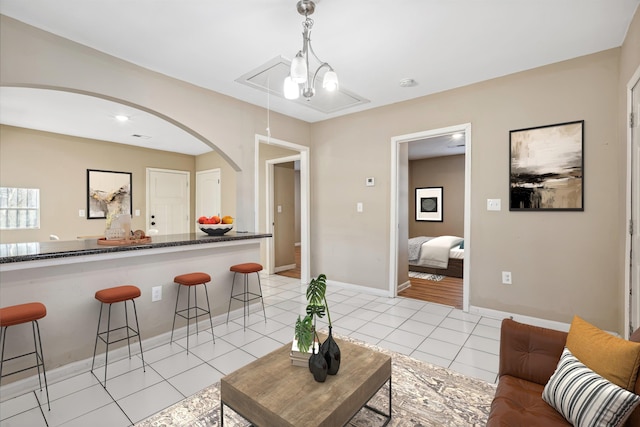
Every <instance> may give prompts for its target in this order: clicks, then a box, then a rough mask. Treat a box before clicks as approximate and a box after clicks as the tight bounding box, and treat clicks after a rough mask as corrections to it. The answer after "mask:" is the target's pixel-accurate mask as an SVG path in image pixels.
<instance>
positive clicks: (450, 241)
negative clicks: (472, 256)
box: [409, 236, 464, 278]
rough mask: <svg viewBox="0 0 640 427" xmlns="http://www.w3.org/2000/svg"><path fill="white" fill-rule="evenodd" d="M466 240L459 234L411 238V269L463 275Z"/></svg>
mask: <svg viewBox="0 0 640 427" xmlns="http://www.w3.org/2000/svg"><path fill="white" fill-rule="evenodd" d="M463 269H464V240H463V239H462V237H457V236H438V237H426V236H419V237H413V238H411V239H409V271H419V272H422V273H430V274H440V275H443V276H450V277H460V278H461V277H462V275H463Z"/></svg>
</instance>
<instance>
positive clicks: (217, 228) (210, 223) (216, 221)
mask: <svg viewBox="0 0 640 427" xmlns="http://www.w3.org/2000/svg"><path fill="white" fill-rule="evenodd" d="M196 225H197V226H198V228H200V230H202V231H203V232H205V233H207V234H208V235H209V236H222V235H223V234H225V233H227V232H229V231H231V229H233V218H232V217H230V216H228V215H227V216H223V217H219V216H217V215H214V216H212V217H206V216H201V217H200V218H198V222H197V223H196Z"/></svg>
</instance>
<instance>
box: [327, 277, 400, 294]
mask: <svg viewBox="0 0 640 427" xmlns="http://www.w3.org/2000/svg"><path fill="white" fill-rule="evenodd" d="M329 286H331V287H333V288H341V289H346V290H349V291H354V292H360V293H363V294H370V295H376V296H379V297H388V296H389V290H388V289H373V288H368V287H366V286H361V285H354V284H352V283H344V282H337V281H335V280H327V287H329Z"/></svg>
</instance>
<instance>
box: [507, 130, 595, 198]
mask: <svg viewBox="0 0 640 427" xmlns="http://www.w3.org/2000/svg"><path fill="white" fill-rule="evenodd" d="M509 146H510V152H509V181H510V182H509V210H510V211H584V157H583V151H584V120H579V121H575V122H567V123H559V124H555V125H547V126H539V127H535V128H528V129H518V130H512V131H510V132H509Z"/></svg>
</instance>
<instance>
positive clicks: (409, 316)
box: [0, 276, 500, 427]
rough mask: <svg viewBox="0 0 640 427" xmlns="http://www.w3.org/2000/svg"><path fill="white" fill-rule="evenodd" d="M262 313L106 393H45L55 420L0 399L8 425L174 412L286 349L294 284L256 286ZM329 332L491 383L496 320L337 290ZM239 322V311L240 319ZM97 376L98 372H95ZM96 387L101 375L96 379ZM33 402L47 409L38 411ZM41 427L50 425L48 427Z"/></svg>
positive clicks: (64, 387) (178, 350) (267, 279)
mask: <svg viewBox="0 0 640 427" xmlns="http://www.w3.org/2000/svg"><path fill="white" fill-rule="evenodd" d="M262 286H263V294H264V302H265V307H266V313H267V321H266V322H265V320H264V318H263V316H262V311H261V310H260V311H258V312H255V314H254V313H252V314H251V315H250V317H249V320H248V321H247V329H246V331H243V319H242V317H236V318H234V319H232V320H231V321H230V322H229V324H228V325H227V324H224V323H223V324H219V325H214V333H215V338H216V339H215V343H213V340H212V336H211V333H210V331H204V332H203V331H201V332H200V334H199V335H197V336H196V335H194V334H192V335H191V337H190V342H189V350H190V351H189V354H188V355H187V352H186V339H185V338H182V339H181V340H178V341H176V342H174V343H173V344H163V345H159V346H157V347H155V348H149V349H147V348H145V350H144V351H145V353H144V357H145V362H146V363H147V366H146V368H145V371H144V372H143V371H142V361H141V359H140V358H139V357H138V356H134V357H133V359H132V360H129V359H125V360H121V361H116V362H112V363H110V364H109V370H108V375H109V380H108V382H107V388H106V389H104V388H103V387H102V386H101V385H100V383H99V382H98V381H97V380H96V379H95V377H94V376H93V375H92V374H91V373H89V372H85V373H82V374H79V375H76V376H74V377H71V378H67V379H64V380H61V381H58V382H56V383H54V384H49V393H50V396H51V411H47V408H46V403H45V402H46V400H45V399H44V395H43V394H41V392H40V391H35V392H34V391H31V392H25V393H24V394H22V395H20V396H17V397H8V396H7V397H5V396H2V395H1V394H2V389H1V388H0V400H1V402H0V424H1V425H2V426H3V427H4V426H7V427H9V426H28V427H32V426H44V425H47V424H48V425H49V426H50V427H53V426H110V427H112V426H130V425H132V424H134V423H136V422H138V421H141V420H143V419H144V418H146V417H148V416H150V415H152V414H154V413H156V412H159V411H161V410H162V409H164V408H166V407H168V406H171V405H173V404H174V403H176V402H178V401H180V400H181V399H184V398H185V397H187V396H189V395H191V394H193V393H195V392H197V391H198V390H200V389H202V388H204V387H206V386H207V385H209V384H211V383H214V382H216V381H218V380H219V379H220V378H221V377H222V376H224V375H227V374H229V373H231V372H233V371H234V370H236V369H238V368H239V367H241V366H244V365H245V364H247V363H249V362H251V361H253V360H255V359H256V358H259V357H261V356H263V355H265V354H267V353H269V352H270V351H272V350H274V349H275V348H277V347H279V346H281V345H283V344H286V343H288V342H290V341H291V339H292V334H293V328H292V325H293V324H294V323H295V319H296V318H297V316H298V313H299V312H300V307H301V304H303V303H304V298H302V297H301V295H302V290H303V289H302V287H301V286H300V282H299V280H297V279H290V278H287V277H283V276H264V277H263V278H262ZM327 299H328V301H329V304H330V308H331V315H332V321H333V325H334V326H333V330H334V332H335V333H337V334H340V335H347V336H351V337H354V338H357V339H360V340H363V341H365V342H368V343H371V344H375V345H378V346H380V347H384V348H387V349H389V350H393V351H396V352H400V353H403V354H407V355H409V356H412V357H414V358H416V359H419V360H423V361H426V362H429V363H433V364H436V365H439V366H443V367H446V368H450V369H452V370H455V371H458V372H460V373H462V374H465V375H469V376H474V377H478V378H481V379H483V380H485V381H489V382H495V381H496V378H497V372H498V349H499V339H500V321H499V320H497V319H491V318H487V317H481V316H477V315H473V314H469V313H464V312H462V311H460V310H456V309H454V308H452V307H447V306H442V305H437V304H432V303H428V302H423V301H417V300H410V299H406V298H401V297H400V298H385V297H376V296H373V295H368V294H359V293H357V292H353V291H347V290H336V291H334V292H331V293H330V295H329V296H328V298H327ZM238 315H239V316H242V314H241V311H239V312H238ZM97 373H98V375H99V371H98V372H97ZM99 378H100V379H101V380H102V376H100V375H99ZM38 399H39V401H40V402H42V403H43V406H42V409H43V410H42V411H41V410H40V408H39V406H38ZM45 420H46V422H45Z"/></svg>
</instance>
